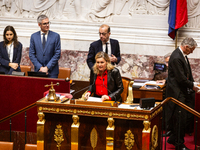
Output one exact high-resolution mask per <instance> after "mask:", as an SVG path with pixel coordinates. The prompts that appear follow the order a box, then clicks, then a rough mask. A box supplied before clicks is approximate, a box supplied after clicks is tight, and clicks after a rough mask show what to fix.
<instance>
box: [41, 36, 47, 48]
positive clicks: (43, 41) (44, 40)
mask: <svg viewBox="0 0 200 150" xmlns="http://www.w3.org/2000/svg"><path fill="white" fill-rule="evenodd" d="M42 35H43V40H42V46H43V49H44V48H45V44H46V39H45V33H42Z"/></svg>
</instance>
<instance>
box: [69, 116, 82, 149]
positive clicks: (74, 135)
mask: <svg viewBox="0 0 200 150" xmlns="http://www.w3.org/2000/svg"><path fill="white" fill-rule="evenodd" d="M72 119H73V123H72V125H71V150H78V132H79V126H80V122H79V117H78V116H77V115H73V116H72Z"/></svg>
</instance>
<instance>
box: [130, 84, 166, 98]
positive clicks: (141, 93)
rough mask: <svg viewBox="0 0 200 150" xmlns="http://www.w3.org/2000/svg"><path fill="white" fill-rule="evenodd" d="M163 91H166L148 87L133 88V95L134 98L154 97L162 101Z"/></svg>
mask: <svg viewBox="0 0 200 150" xmlns="http://www.w3.org/2000/svg"><path fill="white" fill-rule="evenodd" d="M163 91H164V90H163V89H146V88H144V87H141V88H133V97H134V98H149V97H154V98H155V100H158V101H162V100H163Z"/></svg>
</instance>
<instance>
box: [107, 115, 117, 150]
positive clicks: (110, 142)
mask: <svg viewBox="0 0 200 150" xmlns="http://www.w3.org/2000/svg"><path fill="white" fill-rule="evenodd" d="M107 121H108V126H107V128H106V150H114V130H115V126H114V122H115V121H114V119H113V118H108V120H107Z"/></svg>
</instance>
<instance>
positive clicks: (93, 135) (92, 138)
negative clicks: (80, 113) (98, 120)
mask: <svg viewBox="0 0 200 150" xmlns="http://www.w3.org/2000/svg"><path fill="white" fill-rule="evenodd" d="M97 140H98V137H97V130H96V129H95V128H93V129H92V131H91V132H90V142H91V146H92V148H93V149H95V147H96V146H97Z"/></svg>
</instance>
